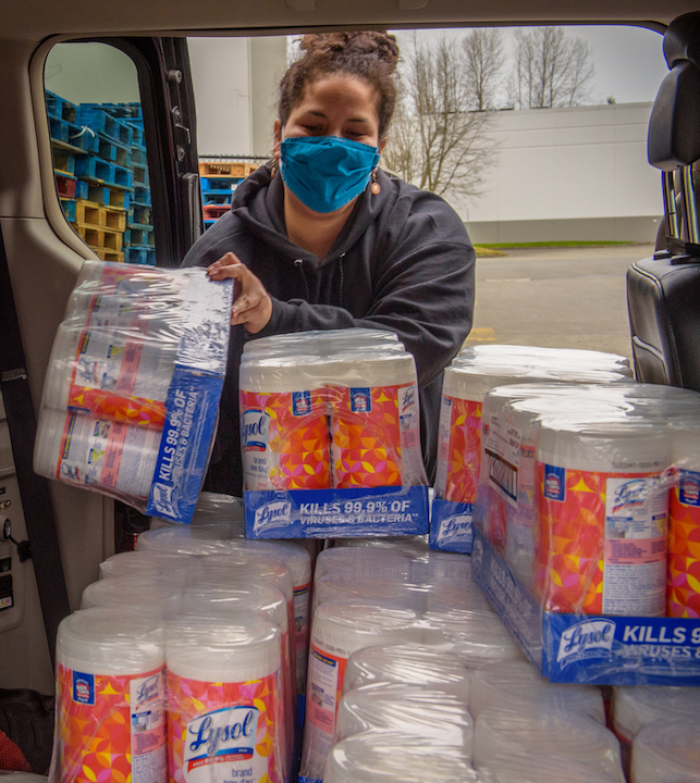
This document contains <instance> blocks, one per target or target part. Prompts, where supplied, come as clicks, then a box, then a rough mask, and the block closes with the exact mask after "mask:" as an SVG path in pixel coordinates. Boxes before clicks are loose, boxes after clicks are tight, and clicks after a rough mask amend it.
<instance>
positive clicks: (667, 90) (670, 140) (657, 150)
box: [627, 12, 700, 391]
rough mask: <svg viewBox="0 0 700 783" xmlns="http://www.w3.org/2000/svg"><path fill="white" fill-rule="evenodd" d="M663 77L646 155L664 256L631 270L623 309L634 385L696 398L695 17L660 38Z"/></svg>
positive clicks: (699, 142) (699, 383)
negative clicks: (657, 198)
mask: <svg viewBox="0 0 700 783" xmlns="http://www.w3.org/2000/svg"><path fill="white" fill-rule="evenodd" d="M664 56H665V58H666V62H667V64H668V67H669V69H670V70H669V73H668V75H667V76H666V77H665V79H664V80H663V82H662V83H661V87H660V88H659V92H658V94H657V96H656V100H655V102H654V107H653V109H652V113H651V118H650V121H649V136H648V145H647V149H648V156H649V162H650V163H651V165H652V166H655V167H656V168H658V169H660V170H661V171H662V187H663V194H664V211H665V234H666V242H665V244H666V249H664V250H660V251H657V252H656V253H655V254H654V256H653V257H652V258H647V259H644V260H643V261H638V262H637V263H635V264H633V265H632V267H631V268H630V269H629V271H628V273H627V304H628V311H629V320H630V330H631V333H632V351H633V355H634V365H635V371H636V375H637V378H638V380H640V381H642V382H644V383H660V384H668V385H671V386H683V387H685V388H689V389H695V390H697V391H700V229H699V228H698V213H697V205H696V199H695V189H694V187H693V164H694V163H696V161H700V13H697V12H693V13H689V14H684V15H683V16H680V17H678V18H677V19H675V20H674V21H673V22H672V23H671V24H670V25H669V27H668V29H667V30H666V34H665V35H664Z"/></svg>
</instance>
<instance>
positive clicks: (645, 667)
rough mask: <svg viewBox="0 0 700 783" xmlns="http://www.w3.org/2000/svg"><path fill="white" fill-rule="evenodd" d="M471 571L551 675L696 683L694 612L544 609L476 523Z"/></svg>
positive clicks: (699, 682) (699, 652) (699, 653)
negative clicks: (682, 615)
mask: <svg viewBox="0 0 700 783" xmlns="http://www.w3.org/2000/svg"><path fill="white" fill-rule="evenodd" d="M472 576H473V578H474V581H475V582H476V583H477V584H478V585H479V587H480V588H481V590H482V591H483V592H484V594H485V595H486V597H487V598H488V599H489V601H490V603H491V604H492V606H493V607H494V609H495V610H496V612H497V614H498V615H499V617H500V618H501V619H502V620H503V622H504V623H505V625H506V627H507V628H508V630H509V631H510V632H511V633H512V634H513V636H514V637H515V638H516V640H517V642H518V644H519V645H520V647H521V649H522V650H523V652H525V654H526V655H527V657H528V658H529V659H530V661H531V662H532V663H533V664H534V665H535V666H536V667H537V668H538V669H539V670H540V671H541V673H542V676H543V677H547V678H549V680H550V682H561V683H589V684H593V685H693V686H700V623H698V621H697V620H685V619H676V618H671V617H622V616H620V617H618V616H615V617H605V616H600V615H572V614H554V613H551V612H542V610H541V607H540V606H539V605H538V603H537V601H536V600H535V598H534V597H533V596H532V595H531V594H530V593H529V592H528V590H527V589H526V588H525V587H524V585H523V584H522V583H521V582H520V581H519V580H518V579H517V578H516V577H515V575H514V574H513V572H512V571H511V570H510V568H509V567H508V566H507V565H506V563H505V562H504V561H503V559H502V558H501V557H500V555H498V553H497V552H496V551H495V550H494V549H493V547H492V546H491V544H490V543H489V542H488V541H487V540H486V538H485V537H484V536H483V534H482V533H481V531H480V530H479V529H478V528H475V531H474V550H473V554H472Z"/></svg>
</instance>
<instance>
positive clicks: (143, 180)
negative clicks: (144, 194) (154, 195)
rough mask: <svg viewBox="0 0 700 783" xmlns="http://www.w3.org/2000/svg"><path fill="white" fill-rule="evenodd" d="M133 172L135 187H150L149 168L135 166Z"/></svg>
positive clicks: (132, 168)
mask: <svg viewBox="0 0 700 783" xmlns="http://www.w3.org/2000/svg"><path fill="white" fill-rule="evenodd" d="M131 170H132V171H133V172H134V186H136V185H141V186H143V187H148V186H149V181H148V166H142V165H140V164H136V163H135V164H133V165H132V166H131Z"/></svg>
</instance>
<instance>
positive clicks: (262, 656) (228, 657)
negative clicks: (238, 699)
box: [165, 612, 281, 683]
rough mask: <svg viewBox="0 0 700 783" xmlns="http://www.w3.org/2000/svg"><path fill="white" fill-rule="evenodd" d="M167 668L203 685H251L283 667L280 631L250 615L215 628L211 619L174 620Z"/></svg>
mask: <svg viewBox="0 0 700 783" xmlns="http://www.w3.org/2000/svg"><path fill="white" fill-rule="evenodd" d="M165 649H166V667H167V669H168V671H169V672H172V673H173V674H175V675H177V676H178V677H186V678H187V679H190V680H198V681H199V682H227V683H237V682H249V681H251V680H258V679H261V678H262V677H267V676H268V675H270V674H273V673H274V672H276V671H277V670H278V669H279V668H280V661H281V634H280V630H279V628H277V627H276V626H274V625H273V624H272V623H270V622H268V621H266V620H263V619H262V618H261V617H258V616H256V615H254V614H252V613H250V612H238V613H234V612H231V614H230V615H229V616H228V617H227V618H226V620H223V619H222V620H221V621H220V622H217V623H216V624H215V625H214V626H212V622H211V619H210V618H200V619H198V618H196V617H184V618H181V619H178V620H172V621H171V622H169V623H168V625H167V630H166V644H165Z"/></svg>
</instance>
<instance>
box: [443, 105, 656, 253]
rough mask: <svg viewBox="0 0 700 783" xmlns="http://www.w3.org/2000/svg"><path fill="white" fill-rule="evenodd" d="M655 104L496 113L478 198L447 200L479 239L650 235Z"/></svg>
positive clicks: (652, 224) (653, 212) (639, 238)
mask: <svg viewBox="0 0 700 783" xmlns="http://www.w3.org/2000/svg"><path fill="white" fill-rule="evenodd" d="M650 111H651V103H633V104H622V105H607V104H606V105H603V106H583V107H577V108H571V109H539V110H530V111H513V112H501V113H500V114H499V115H498V117H497V121H496V124H495V128H494V130H493V135H494V136H495V138H496V141H497V143H498V155H497V164H496V166H495V167H494V168H493V169H492V171H491V172H490V173H489V175H488V177H487V180H488V184H487V186H486V187H485V188H484V193H483V195H482V197H481V198H479V199H474V200H472V201H471V203H462V204H460V203H454V204H453V206H455V208H456V209H457V211H458V212H459V213H460V214H461V216H462V217H463V219H464V220H465V222H467V224H468V225H469V228H470V232H471V234H472V238H473V239H474V241H476V242H530V241H552V240H562V239H575V240H596V239H599V240H610V241H612V240H632V241H651V240H653V238H654V236H655V235H656V230H657V227H658V221H659V219H660V216H661V215H662V214H663V203H662V200H661V185H660V173H659V172H658V171H657V170H656V169H654V168H652V167H651V166H650V165H649V163H648V162H647V158H646V134H647V125H648V122H649V114H650Z"/></svg>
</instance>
